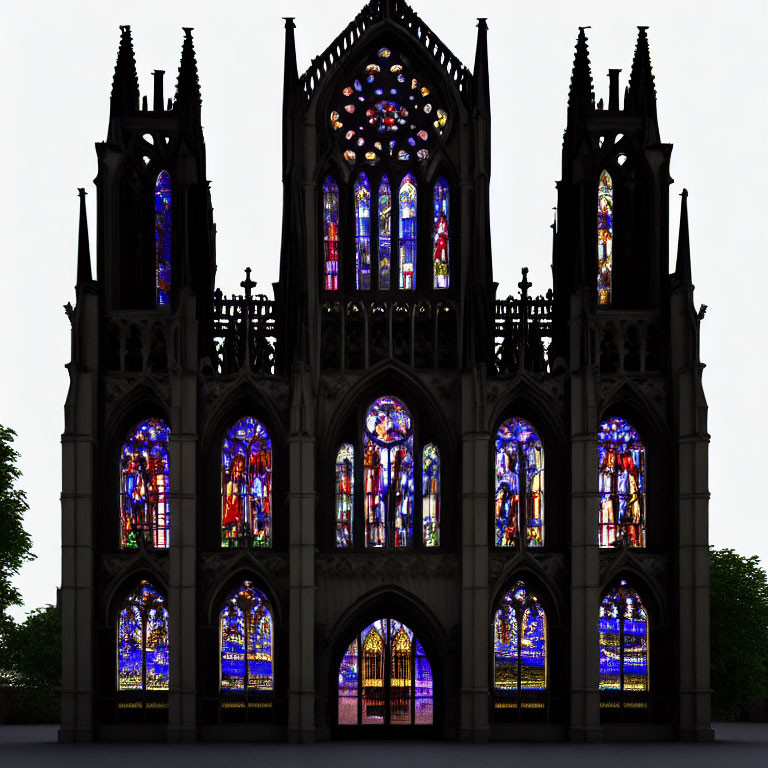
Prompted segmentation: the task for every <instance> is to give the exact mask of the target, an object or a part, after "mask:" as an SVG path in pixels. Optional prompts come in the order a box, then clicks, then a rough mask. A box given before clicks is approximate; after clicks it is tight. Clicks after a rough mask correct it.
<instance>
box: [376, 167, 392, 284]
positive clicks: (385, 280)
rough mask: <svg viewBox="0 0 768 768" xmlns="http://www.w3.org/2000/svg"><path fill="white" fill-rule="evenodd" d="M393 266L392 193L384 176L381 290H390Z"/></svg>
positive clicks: (380, 185)
mask: <svg viewBox="0 0 768 768" xmlns="http://www.w3.org/2000/svg"><path fill="white" fill-rule="evenodd" d="M391 266H392V193H391V191H390V189H389V180H388V179H387V177H386V176H382V178H381V184H379V290H382V291H388V290H389V287H390V286H389V279H390V277H389V276H390V268H391Z"/></svg>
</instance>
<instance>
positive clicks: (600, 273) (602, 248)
mask: <svg viewBox="0 0 768 768" xmlns="http://www.w3.org/2000/svg"><path fill="white" fill-rule="evenodd" d="M612 273H613V179H611V174H610V173H608V171H603V172H602V173H601V174H600V183H599V184H598V187H597V301H598V304H600V305H601V306H606V307H607V306H610V304H611V299H612V297H613V274H612Z"/></svg>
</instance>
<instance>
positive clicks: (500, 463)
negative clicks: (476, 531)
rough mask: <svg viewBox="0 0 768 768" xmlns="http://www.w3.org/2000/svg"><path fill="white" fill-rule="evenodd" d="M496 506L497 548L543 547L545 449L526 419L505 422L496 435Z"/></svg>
mask: <svg viewBox="0 0 768 768" xmlns="http://www.w3.org/2000/svg"><path fill="white" fill-rule="evenodd" d="M521 499H524V500H525V512H524V518H523V519H522V520H521V509H520V500H521ZM495 506H496V514H495V530H496V546H497V547H514V546H517V543H518V541H523V542H525V544H526V546H528V547H541V546H543V544H544V449H543V448H542V446H541V440H540V439H539V436H538V434H537V433H536V430H535V429H534V427H533V426H532V425H531V424H529V423H528V422H527V421H523V420H522V419H517V418H514V419H509V421H505V422H504V423H503V424H502V425H501V426H500V427H499V431H498V432H497V433H496V505H495ZM521 526H522V527H521Z"/></svg>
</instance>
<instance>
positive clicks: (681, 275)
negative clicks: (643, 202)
mask: <svg viewBox="0 0 768 768" xmlns="http://www.w3.org/2000/svg"><path fill="white" fill-rule="evenodd" d="M680 197H682V198H683V200H682V204H681V205H680V233H679V234H678V237H677V263H676V264H675V277H676V278H677V281H678V282H679V283H680V284H682V285H690V284H691V282H692V278H691V244H690V240H689V239H688V190H687V189H684V190H683V193H682V194H681V195H680Z"/></svg>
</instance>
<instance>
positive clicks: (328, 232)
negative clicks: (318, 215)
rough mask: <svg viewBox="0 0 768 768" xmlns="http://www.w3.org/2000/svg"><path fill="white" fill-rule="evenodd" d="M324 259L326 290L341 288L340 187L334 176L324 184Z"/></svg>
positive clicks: (329, 177) (328, 178)
mask: <svg viewBox="0 0 768 768" xmlns="http://www.w3.org/2000/svg"><path fill="white" fill-rule="evenodd" d="M323 257H324V267H325V270H324V275H325V290H326V291H336V290H338V288H339V185H338V184H337V183H336V182H335V181H334V179H333V177H332V176H328V177H327V178H326V180H325V183H324V184H323Z"/></svg>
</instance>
